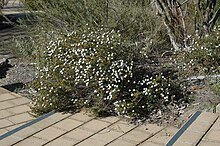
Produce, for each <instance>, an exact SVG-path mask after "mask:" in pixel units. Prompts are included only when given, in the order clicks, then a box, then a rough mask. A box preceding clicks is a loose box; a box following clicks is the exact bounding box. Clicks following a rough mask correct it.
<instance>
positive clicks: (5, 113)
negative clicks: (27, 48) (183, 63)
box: [0, 88, 220, 146]
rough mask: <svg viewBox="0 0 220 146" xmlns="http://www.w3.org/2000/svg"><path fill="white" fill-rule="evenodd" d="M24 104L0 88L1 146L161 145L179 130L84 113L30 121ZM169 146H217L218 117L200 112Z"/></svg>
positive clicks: (59, 114)
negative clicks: (134, 123)
mask: <svg viewBox="0 0 220 146" xmlns="http://www.w3.org/2000/svg"><path fill="white" fill-rule="evenodd" d="M28 104H29V100H28V99H26V98H24V97H21V96H18V95H16V94H14V93H11V92H9V91H7V90H5V89H3V88H0V145H1V146H11V145H13V146H30V145H34V146H60V145H63V146H75V145H77V146H88V145H90V146H107V145H108V146H137V145H139V146H165V145H167V143H168V142H169V141H170V140H172V139H171V138H173V136H174V135H175V134H176V133H178V130H179V129H177V128H175V127H160V126H157V125H156V124H143V125H133V124H129V123H128V122H127V121H126V120H124V119H121V118H118V117H107V118H97V117H93V116H88V115H87V114H85V113H76V114H70V113H65V114H64V113H55V112H50V113H48V114H46V115H44V116H42V117H38V118H34V117H32V116H31V115H29V114H28V112H29V111H30V108H29V106H28ZM175 136H176V135H175ZM175 136H174V137H175ZM172 145H174V146H194V145H199V146H219V145H220V118H219V115H218V114H214V113H206V112H201V113H200V114H199V115H197V117H196V118H195V119H194V121H193V122H192V123H191V125H188V127H187V128H185V131H183V133H182V135H180V136H179V137H177V139H176V141H175V143H173V144H172Z"/></svg>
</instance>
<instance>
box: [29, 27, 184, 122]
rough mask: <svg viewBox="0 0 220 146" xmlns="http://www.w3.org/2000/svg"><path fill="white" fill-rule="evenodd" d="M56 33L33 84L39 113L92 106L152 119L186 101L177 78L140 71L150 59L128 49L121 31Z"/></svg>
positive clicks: (132, 49) (99, 109) (102, 30)
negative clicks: (156, 113) (166, 107)
mask: <svg viewBox="0 0 220 146" xmlns="http://www.w3.org/2000/svg"><path fill="white" fill-rule="evenodd" d="M51 35H55V36H57V37H53V38H54V39H51V40H50V42H49V43H48V44H47V48H46V49H45V51H44V52H43V54H42V55H39V56H40V58H37V59H38V60H40V61H39V64H38V76H37V78H36V80H35V81H34V82H33V83H32V84H33V85H32V87H33V88H35V89H36V91H37V96H36V97H34V99H33V100H34V102H33V103H34V111H35V112H37V113H45V112H48V111H51V110H53V109H59V110H73V111H75V110H80V109H81V108H83V107H90V108H91V109H92V110H93V111H94V112H95V113H96V114H98V115H103V114H118V115H126V116H131V117H139V118H146V117H147V116H148V114H149V113H150V112H151V111H152V110H153V109H155V108H162V107H163V105H166V104H168V103H171V102H172V103H173V102H176V101H178V100H179V99H181V98H183V97H184V96H183V95H184V92H183V91H182V90H181V88H180V84H178V82H176V81H175V80H173V79H171V77H172V74H169V75H166V76H165V75H163V72H161V73H159V74H158V73H157V74H153V73H152V72H151V71H148V70H147V69H146V68H140V65H139V62H140V60H144V58H143V57H144V56H143V55H141V54H140V53H137V52H135V48H130V47H127V45H126V42H124V41H123V40H122V39H121V35H120V34H119V32H115V31H114V30H110V31H109V30H106V29H104V28H100V29H90V28H88V29H86V30H78V31H74V32H70V33H67V34H66V33H56V32H53V33H51ZM138 54H139V55H138ZM42 58H44V59H43V60H42ZM137 58H138V59H137Z"/></svg>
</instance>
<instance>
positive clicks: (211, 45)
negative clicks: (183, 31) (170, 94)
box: [175, 27, 220, 76]
mask: <svg viewBox="0 0 220 146" xmlns="http://www.w3.org/2000/svg"><path fill="white" fill-rule="evenodd" d="M219 34H220V27H216V28H215V29H214V30H213V32H212V33H211V34H210V35H207V36H204V37H194V38H193V37H189V42H190V45H189V46H188V47H186V48H183V49H181V50H176V51H175V53H176V54H177V56H176V60H175V61H176V62H175V63H176V64H178V65H179V69H182V70H183V72H185V73H186V74H187V75H188V76H190V75H191V76H192V75H207V74H213V73H214V74H216V73H219V72H220V68H219V66H220V37H219Z"/></svg>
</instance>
